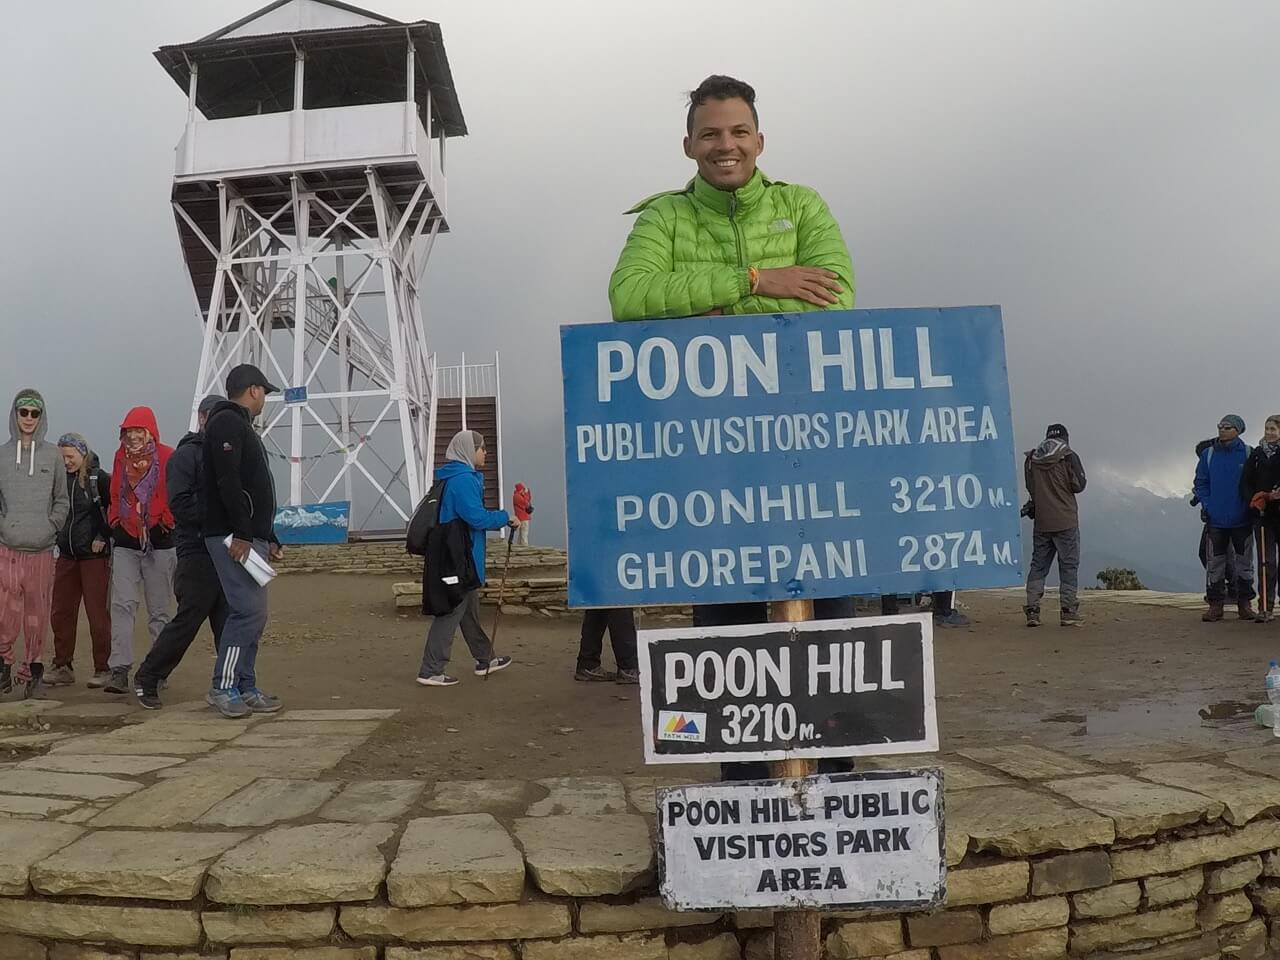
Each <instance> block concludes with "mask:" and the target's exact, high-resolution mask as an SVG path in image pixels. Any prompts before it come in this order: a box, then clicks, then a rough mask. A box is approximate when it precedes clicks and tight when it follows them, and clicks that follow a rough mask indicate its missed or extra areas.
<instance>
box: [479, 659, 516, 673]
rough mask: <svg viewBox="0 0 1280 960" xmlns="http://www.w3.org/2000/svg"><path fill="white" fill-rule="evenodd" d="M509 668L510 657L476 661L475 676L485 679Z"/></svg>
mask: <svg viewBox="0 0 1280 960" xmlns="http://www.w3.org/2000/svg"><path fill="white" fill-rule="evenodd" d="M509 666H511V658H510V657H494V658H493V659H492V660H477V661H476V676H477V677H487V676H488V675H489V674H491V673H497V672H498V671H499V670H505V669H507V667H509Z"/></svg>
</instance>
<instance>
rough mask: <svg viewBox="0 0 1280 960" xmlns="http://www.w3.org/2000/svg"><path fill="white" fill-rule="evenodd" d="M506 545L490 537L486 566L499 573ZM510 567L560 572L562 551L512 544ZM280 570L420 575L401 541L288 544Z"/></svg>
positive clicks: (419, 563) (418, 562)
mask: <svg viewBox="0 0 1280 960" xmlns="http://www.w3.org/2000/svg"><path fill="white" fill-rule="evenodd" d="M506 554H507V547H506V544H505V543H503V542H502V541H497V540H492V539H491V540H490V543H489V552H488V558H487V559H488V563H487V564H486V570H487V571H488V572H489V573H490V574H501V573H502V565H503V563H504V561H505V559H506ZM511 567H512V569H530V568H536V569H539V570H541V569H546V570H548V571H552V572H555V571H558V572H559V575H560V576H561V577H563V576H564V569H565V552H564V551H563V550H560V549H558V548H555V547H512V548H511ZM279 570H280V573H282V574H289V573H349V574H375V575H387V574H396V575H403V576H410V577H414V578H420V577H421V576H422V558H421V557H414V556H410V555H409V554H408V553H407V552H406V551H405V548H404V541H402V540H395V541H389V542H385V543H384V542H370V543H345V544H337V545H333V546H320V545H315V546H292V547H288V548H287V549H286V550H285V559H284V562H283V563H281V564H280V565H279Z"/></svg>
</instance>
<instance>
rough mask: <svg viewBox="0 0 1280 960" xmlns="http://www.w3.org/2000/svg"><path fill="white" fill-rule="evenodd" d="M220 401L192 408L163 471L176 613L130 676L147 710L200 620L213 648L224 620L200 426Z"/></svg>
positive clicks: (211, 400)
mask: <svg viewBox="0 0 1280 960" xmlns="http://www.w3.org/2000/svg"><path fill="white" fill-rule="evenodd" d="M225 401H226V397H220V396H217V395H216V394H215V395H213V396H208V397H205V398H204V399H203V400H201V401H200V406H199V407H198V408H197V409H196V422H197V427H198V429H197V430H195V431H194V432H192V433H188V434H187V435H186V436H185V437H183V438H182V439H181V440H179V441H178V446H177V449H175V450H174V451H173V455H172V456H171V457H169V463H168V466H167V467H166V468H165V491H166V492H167V493H168V495H169V509H170V510H171V511H172V513H173V518H174V520H176V521H177V524H178V525H177V528H176V529H175V531H174V542H175V544H176V545H177V549H178V572H177V574H176V575H175V576H174V581H173V589H174V593H175V594H176V595H177V597H178V612H177V613H175V614H174V615H173V619H172V620H170V621H169V622H168V624H166V625H165V628H164V630H162V631H161V632H160V636H159V637H157V638H156V642H155V644H153V645H152V647H151V652H150V653H148V654H147V658H146V659H145V660H143V661H142V666H140V667H139V668H138V673H137V675H136V676H135V677H134V681H133V683H134V693H135V694H136V695H137V697H138V702H139V703H140V704H142V706H143V707H145V708H146V709H148V710H159V709H160V707H161V706H162V704H161V702H160V696H159V690H160V686H161V685H162V684H163V683H164V682H165V681H166V680H167V679H168V678H169V674H171V673H173V671H174V670H176V669H177V667H178V664H179V663H181V662H182V658H183V656H185V655H186V652H187V649H188V648H189V647H190V646H191V643H192V641H194V640H195V638H196V634H197V633H199V631H200V627H201V626H202V625H203V624H204V622H205V621H206V620H208V621H209V628H210V629H211V630H212V631H213V645H214V649H215V650H216V649H217V648H218V645H219V642H220V639H221V637H222V628H223V625H224V624H225V623H226V622H227V614H228V610H227V598H226V597H225V596H224V595H223V593H222V583H221V582H220V581H219V580H218V571H217V570H216V569H215V568H214V566H213V561H212V560H211V559H210V558H209V551H208V550H207V549H206V548H205V545H204V534H203V526H204V512H205V511H204V500H205V493H204V464H203V461H204V428H205V424H206V423H207V422H208V419H209V414H210V413H212V412H213V409H214V407H216V406H217V405H218V404H219V403H223V402H225Z"/></svg>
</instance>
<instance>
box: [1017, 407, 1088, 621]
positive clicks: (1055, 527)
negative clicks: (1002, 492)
mask: <svg viewBox="0 0 1280 960" xmlns="http://www.w3.org/2000/svg"><path fill="white" fill-rule="evenodd" d="M1069 443H1070V438H1069V437H1068V436H1067V428H1066V427H1064V426H1063V425H1062V424H1060V423H1054V424H1050V426H1049V429H1048V430H1046V431H1045V435H1044V442H1043V443H1041V444H1040V446H1038V447H1036V448H1035V449H1034V450H1028V451H1027V458H1026V462H1025V464H1024V467H1023V470H1024V474H1025V479H1026V483H1027V495H1028V496H1029V497H1030V498H1031V499H1030V500H1029V501H1028V502H1027V505H1026V506H1025V507H1024V508H1023V514H1024V515H1025V516H1029V517H1031V519H1032V520H1033V521H1034V523H1035V533H1034V540H1033V542H1034V547H1033V549H1032V554H1031V570H1030V572H1029V573H1028V574H1027V605H1026V606H1025V607H1024V608H1023V612H1024V613H1025V614H1026V615H1027V626H1028V627H1038V626H1040V598H1041V597H1043V596H1044V581H1045V578H1046V577H1047V576H1049V568H1050V567H1052V566H1053V559H1054V557H1055V555H1056V556H1057V558H1058V579H1059V581H1060V582H1061V584H1062V587H1061V596H1060V597H1059V599H1060V601H1061V608H1062V613H1061V620H1060V621H1059V622H1060V623H1061V624H1062V625H1063V626H1064V627H1078V626H1081V625H1082V624H1083V623H1084V620H1083V619H1082V618H1081V616H1080V600H1079V595H1078V594H1077V592H1076V591H1077V589H1078V586H1079V579H1080V511H1079V508H1078V507H1077V506H1076V495H1077V494H1080V493H1083V492H1084V486H1085V483H1086V480H1085V475H1084V464H1082V463H1081V462H1080V457H1079V456H1077V455H1076V452H1075V451H1074V450H1072V449H1071V447H1070V446H1069Z"/></svg>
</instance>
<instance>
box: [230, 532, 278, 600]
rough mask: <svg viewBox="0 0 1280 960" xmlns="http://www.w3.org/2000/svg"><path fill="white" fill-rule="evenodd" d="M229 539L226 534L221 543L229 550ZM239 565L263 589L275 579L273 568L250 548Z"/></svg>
mask: <svg viewBox="0 0 1280 960" xmlns="http://www.w3.org/2000/svg"><path fill="white" fill-rule="evenodd" d="M231 539H232V538H231V535H230V534H228V535H227V539H225V540H223V541H222V542H223V543H225V544H226V545H227V549H230V548H231ZM240 565H241V566H242V567H244V568H245V569H246V570H248V571H249V576H251V577H253V579H254V580H255V581H256V582H257V584H258V586H260V587H265V586H266V585H267V584H268V583H270V582H271V581H272V580H274V579H275V578H276V570H275V567H273V566H271V564H269V563H267V561H266V560H264V559H262V557H261V556H260V555H259V554H258V551H257V550H254V549H253V548H252V547H250V548H249V555H248V556H247V557H245V558H244V559H243V560H241V561H240Z"/></svg>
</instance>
